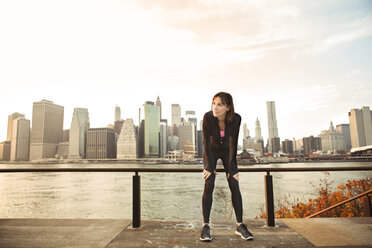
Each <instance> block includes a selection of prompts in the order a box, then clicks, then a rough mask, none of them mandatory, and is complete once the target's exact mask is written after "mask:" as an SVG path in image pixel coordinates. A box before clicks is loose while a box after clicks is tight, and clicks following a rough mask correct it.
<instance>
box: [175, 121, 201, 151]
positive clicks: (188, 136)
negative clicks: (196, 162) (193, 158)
mask: <svg viewBox="0 0 372 248" xmlns="http://www.w3.org/2000/svg"><path fill="white" fill-rule="evenodd" d="M178 134H179V149H180V150H183V151H184V152H185V153H186V154H189V155H195V154H196V152H197V150H196V145H197V143H196V142H197V141H196V135H195V134H196V123H194V122H190V121H187V122H183V123H182V124H181V125H180V126H179V127H178Z"/></svg>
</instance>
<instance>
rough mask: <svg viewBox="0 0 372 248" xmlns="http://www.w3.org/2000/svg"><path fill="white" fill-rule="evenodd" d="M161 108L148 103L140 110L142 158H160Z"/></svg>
mask: <svg viewBox="0 0 372 248" xmlns="http://www.w3.org/2000/svg"><path fill="white" fill-rule="evenodd" d="M159 118H160V115H159V107H158V106H155V105H154V102H150V101H147V102H145V103H144V104H143V105H142V107H141V108H140V109H139V147H140V157H159V124H160V119H159Z"/></svg>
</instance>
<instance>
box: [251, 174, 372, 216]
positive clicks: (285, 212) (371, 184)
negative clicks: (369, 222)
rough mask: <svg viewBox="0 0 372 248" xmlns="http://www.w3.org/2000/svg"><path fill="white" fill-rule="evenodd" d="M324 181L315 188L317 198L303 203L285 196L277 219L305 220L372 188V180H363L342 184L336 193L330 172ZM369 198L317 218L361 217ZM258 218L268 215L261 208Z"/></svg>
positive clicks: (344, 205) (337, 208)
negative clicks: (332, 185) (332, 186)
mask: <svg viewBox="0 0 372 248" xmlns="http://www.w3.org/2000/svg"><path fill="white" fill-rule="evenodd" d="M324 175H325V177H324V179H320V183H319V185H318V186H315V185H313V186H314V188H315V189H316V192H317V197H316V198H314V199H308V200H307V202H301V201H300V200H299V199H298V198H291V196H290V195H285V196H284V199H283V200H282V201H279V202H278V205H277V208H279V209H278V210H277V211H276V212H275V217H276V218H304V217H308V216H310V215H312V214H314V213H317V212H319V211H321V210H323V209H325V208H328V207H330V206H333V205H335V204H337V203H339V202H342V201H344V200H347V199H350V198H352V197H354V196H357V195H359V194H361V193H363V192H365V191H367V190H369V189H371V188H372V178H369V177H367V178H365V179H361V180H352V181H351V180H348V181H347V183H346V184H340V185H339V186H337V189H336V190H335V191H333V190H332V188H331V184H332V182H331V181H330V180H329V172H325V173H324ZM366 201H368V198H367V197H361V198H358V199H356V200H354V201H351V202H349V203H346V204H343V205H341V206H339V207H336V208H334V209H331V210H329V211H327V212H325V213H322V214H320V215H318V216H317V217H361V216H364V215H365V212H366ZM256 218H266V213H265V211H264V208H263V206H261V215H260V216H257V217H256Z"/></svg>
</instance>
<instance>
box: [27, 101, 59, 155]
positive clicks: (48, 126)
mask: <svg viewBox="0 0 372 248" xmlns="http://www.w3.org/2000/svg"><path fill="white" fill-rule="evenodd" d="M63 113H64V108H63V106H60V105H57V104H54V103H53V102H52V101H47V100H42V101H40V102H34V104H33V111H32V129H31V139H30V160H36V159H43V158H54V157H55V155H56V153H57V146H58V143H59V142H61V141H62V139H63Z"/></svg>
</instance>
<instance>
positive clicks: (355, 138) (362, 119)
mask: <svg viewBox="0 0 372 248" xmlns="http://www.w3.org/2000/svg"><path fill="white" fill-rule="evenodd" d="M371 116H372V112H371V110H370V109H369V107H366V106H364V107H362V109H352V110H350V112H349V121H350V136H351V145H352V147H353V148H356V147H361V146H368V145H372V120H371V119H372V117H371Z"/></svg>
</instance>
